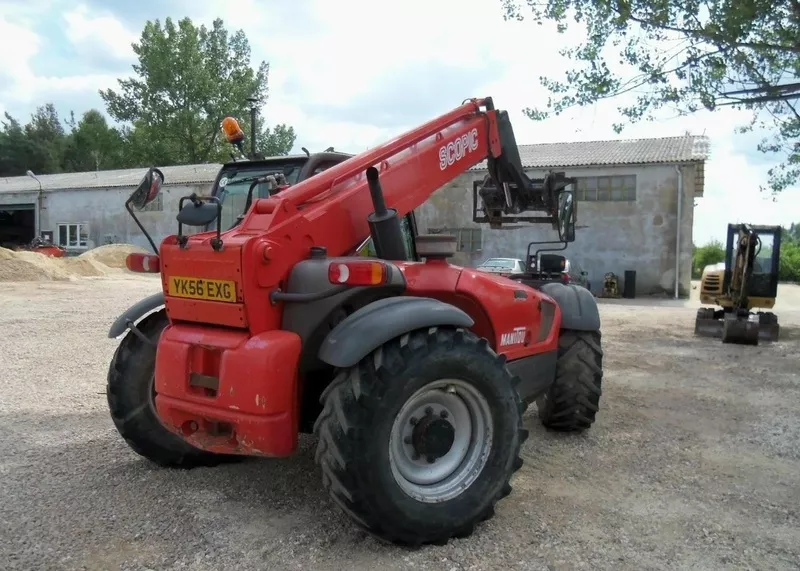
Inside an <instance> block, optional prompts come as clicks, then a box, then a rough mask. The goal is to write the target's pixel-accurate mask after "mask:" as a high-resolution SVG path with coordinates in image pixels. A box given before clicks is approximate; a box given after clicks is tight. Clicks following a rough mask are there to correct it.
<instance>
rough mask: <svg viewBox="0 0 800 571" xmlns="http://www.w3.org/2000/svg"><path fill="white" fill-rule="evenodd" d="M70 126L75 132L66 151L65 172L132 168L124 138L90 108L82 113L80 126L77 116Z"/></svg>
mask: <svg viewBox="0 0 800 571" xmlns="http://www.w3.org/2000/svg"><path fill="white" fill-rule="evenodd" d="M68 125H70V126H71V127H72V132H71V133H70V134H69V137H68V141H67V145H66V149H65V151H64V168H65V170H67V171H68V172H82V171H96V170H108V169H116V168H124V167H126V166H129V165H128V164H127V163H126V158H125V152H124V143H125V141H124V140H123V138H122V135H121V134H120V132H119V131H117V130H116V129H114V128H113V127H109V126H108V122H107V121H106V118H105V117H104V116H103V114H102V113H100V112H99V111H97V110H96V109H90V110H89V111H87V112H86V113H84V114H83V117H81V120H80V121H79V122H78V123H77V125H76V124H75V121H74V117H73V119H72V120H71V121H70V122H69V123H68ZM130 166H135V165H130Z"/></svg>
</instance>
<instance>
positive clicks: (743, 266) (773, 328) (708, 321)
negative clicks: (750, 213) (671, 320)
mask: <svg viewBox="0 0 800 571" xmlns="http://www.w3.org/2000/svg"><path fill="white" fill-rule="evenodd" d="M780 246H781V227H780V226H755V225H750V224H728V237H727V247H726V250H725V262H724V263H719V264H712V265H708V266H706V267H705V268H704V269H703V275H702V278H701V281H700V303H702V304H704V305H715V306H717V308H712V307H702V308H700V309H699V310H697V318H696V320H695V335H698V336H701V337H717V338H721V339H722V342H723V343H737V344H745V345H757V344H758V343H759V341H767V342H770V341H777V340H778V333H779V326H778V318H777V316H776V315H775V314H774V313H772V312H760V311H759V312H757V313H754V312H753V311H752V310H753V309H755V308H764V309H771V308H773V307H774V306H775V299H776V298H777V295H778V272H779V266H780Z"/></svg>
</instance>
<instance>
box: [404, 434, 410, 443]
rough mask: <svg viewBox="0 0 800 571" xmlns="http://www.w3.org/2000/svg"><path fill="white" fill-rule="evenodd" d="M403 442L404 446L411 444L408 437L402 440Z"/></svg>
mask: <svg viewBox="0 0 800 571" xmlns="http://www.w3.org/2000/svg"><path fill="white" fill-rule="evenodd" d="M403 442H404V443H405V444H411V437H410V436H406V437H405V438H403Z"/></svg>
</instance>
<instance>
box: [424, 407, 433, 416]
mask: <svg viewBox="0 0 800 571" xmlns="http://www.w3.org/2000/svg"><path fill="white" fill-rule="evenodd" d="M425 414H427V415H428V416H430V415H432V414H433V407H432V406H429V407H427V408H426V409H425Z"/></svg>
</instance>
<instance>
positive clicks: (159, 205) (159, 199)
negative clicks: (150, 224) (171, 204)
mask: <svg viewBox="0 0 800 571" xmlns="http://www.w3.org/2000/svg"><path fill="white" fill-rule="evenodd" d="M162 210H164V195H163V194H161V193H159V194H158V195H157V196H156V199H155V200H154V201H153V202H151V203H150V204H148V205H147V206H145V207H144V208H142V212H161V211H162Z"/></svg>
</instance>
